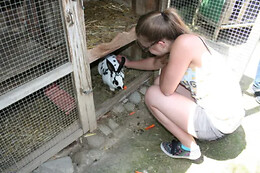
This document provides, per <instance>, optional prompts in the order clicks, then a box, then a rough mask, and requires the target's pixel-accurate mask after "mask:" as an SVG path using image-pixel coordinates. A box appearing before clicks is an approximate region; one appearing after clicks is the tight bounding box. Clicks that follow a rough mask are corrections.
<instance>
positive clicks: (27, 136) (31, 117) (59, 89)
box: [0, 75, 79, 172]
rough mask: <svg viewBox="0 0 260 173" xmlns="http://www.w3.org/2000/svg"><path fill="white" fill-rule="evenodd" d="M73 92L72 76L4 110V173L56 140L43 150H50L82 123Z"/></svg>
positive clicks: (0, 123) (0, 122) (0, 160)
mask: <svg viewBox="0 0 260 173" xmlns="http://www.w3.org/2000/svg"><path fill="white" fill-rule="evenodd" d="M73 91H74V89H73V85H72V80H71V75H68V76H65V77H63V78H61V79H59V80H57V81H56V82H54V83H52V84H50V85H48V86H46V87H44V88H42V89H41V90H38V91H37V92H35V93H33V94H31V95H29V96H27V97H25V98H24V99H22V100H19V101H18V102H16V103H14V104H12V105H10V106H8V107H6V108H5V109H3V110H0V114H1V116H0V136H1V137H0V155H1V156H0V165H1V166H0V172H16V171H17V170H19V169H20V168H21V167H22V166H24V165H22V164H20V163H19V162H20V161H21V160H22V159H23V158H25V157H26V156H28V155H29V154H31V153H33V152H35V151H36V150H38V149H39V148H41V147H43V145H44V144H46V143H47V142H49V141H51V140H52V142H51V143H49V144H48V146H47V147H46V146H45V147H44V149H42V150H41V152H44V151H46V150H48V149H50V148H51V147H52V146H53V145H55V144H56V143H57V142H59V141H58V140H53V139H54V138H55V137H56V136H57V135H59V134H60V133H61V132H63V131H65V130H66V129H67V128H69V127H70V126H71V125H72V124H73V123H76V122H78V119H79V118H78V116H77V114H78V112H77V109H76V102H75V97H74V92H73ZM69 135H70V134H64V136H63V138H65V137H66V136H69ZM41 152H37V154H38V155H41V154H42V153H41ZM37 154H36V156H37ZM33 159H34V157H29V158H27V159H26V162H30V161H32V160H33Z"/></svg>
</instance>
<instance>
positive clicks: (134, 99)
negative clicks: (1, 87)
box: [129, 91, 141, 104]
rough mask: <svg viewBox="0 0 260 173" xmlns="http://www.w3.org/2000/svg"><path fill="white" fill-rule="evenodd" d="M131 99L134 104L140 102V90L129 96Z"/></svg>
mask: <svg viewBox="0 0 260 173" xmlns="http://www.w3.org/2000/svg"><path fill="white" fill-rule="evenodd" d="M129 101H130V102H131V103H134V104H139V103H140V102H141V95H140V93H139V92H137V91H135V92H134V93H132V94H131V95H130V96H129Z"/></svg>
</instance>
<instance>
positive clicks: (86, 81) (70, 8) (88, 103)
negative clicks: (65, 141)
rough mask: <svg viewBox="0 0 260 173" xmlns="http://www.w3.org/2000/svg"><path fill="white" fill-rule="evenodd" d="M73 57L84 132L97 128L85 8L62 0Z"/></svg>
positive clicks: (68, 40) (75, 2)
mask: <svg viewBox="0 0 260 173" xmlns="http://www.w3.org/2000/svg"><path fill="white" fill-rule="evenodd" d="M61 2H62V10H63V14H64V19H65V27H66V29H67V30H66V31H67V42H68V47H69V54H70V57H71V62H72V67H73V76H74V83H75V90H76V95H77V103H78V110H79V118H80V122H81V125H82V129H83V132H84V133H86V132H87V131H88V130H90V131H92V130H94V129H96V127H97V122H96V115H95V107H94V100H93V93H92V82H91V74H90V61H89V59H88V57H90V56H88V51H87V43H86V31H85V22H84V21H85V20H84V10H83V9H82V6H81V3H79V1H61Z"/></svg>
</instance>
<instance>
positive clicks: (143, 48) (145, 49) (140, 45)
mask: <svg viewBox="0 0 260 173" xmlns="http://www.w3.org/2000/svg"><path fill="white" fill-rule="evenodd" d="M157 42H158V41H155V42H153V43H152V44H151V45H150V46H148V47H145V46H143V45H142V44H141V43H140V42H139V41H138V40H136V43H137V45H138V46H139V47H140V48H141V49H142V51H144V52H148V51H149V49H150V48H151V47H152V46H153V45H155V44H156V43H157Z"/></svg>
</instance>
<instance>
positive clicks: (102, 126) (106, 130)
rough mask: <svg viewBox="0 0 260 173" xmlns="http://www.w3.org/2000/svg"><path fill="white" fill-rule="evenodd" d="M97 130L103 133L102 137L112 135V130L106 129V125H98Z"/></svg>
mask: <svg viewBox="0 0 260 173" xmlns="http://www.w3.org/2000/svg"><path fill="white" fill-rule="evenodd" d="M98 128H99V130H101V132H103V133H104V135H106V136H108V135H112V133H113V132H112V130H111V129H110V128H109V127H108V126H106V125H104V124H100V125H99V126H98Z"/></svg>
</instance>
